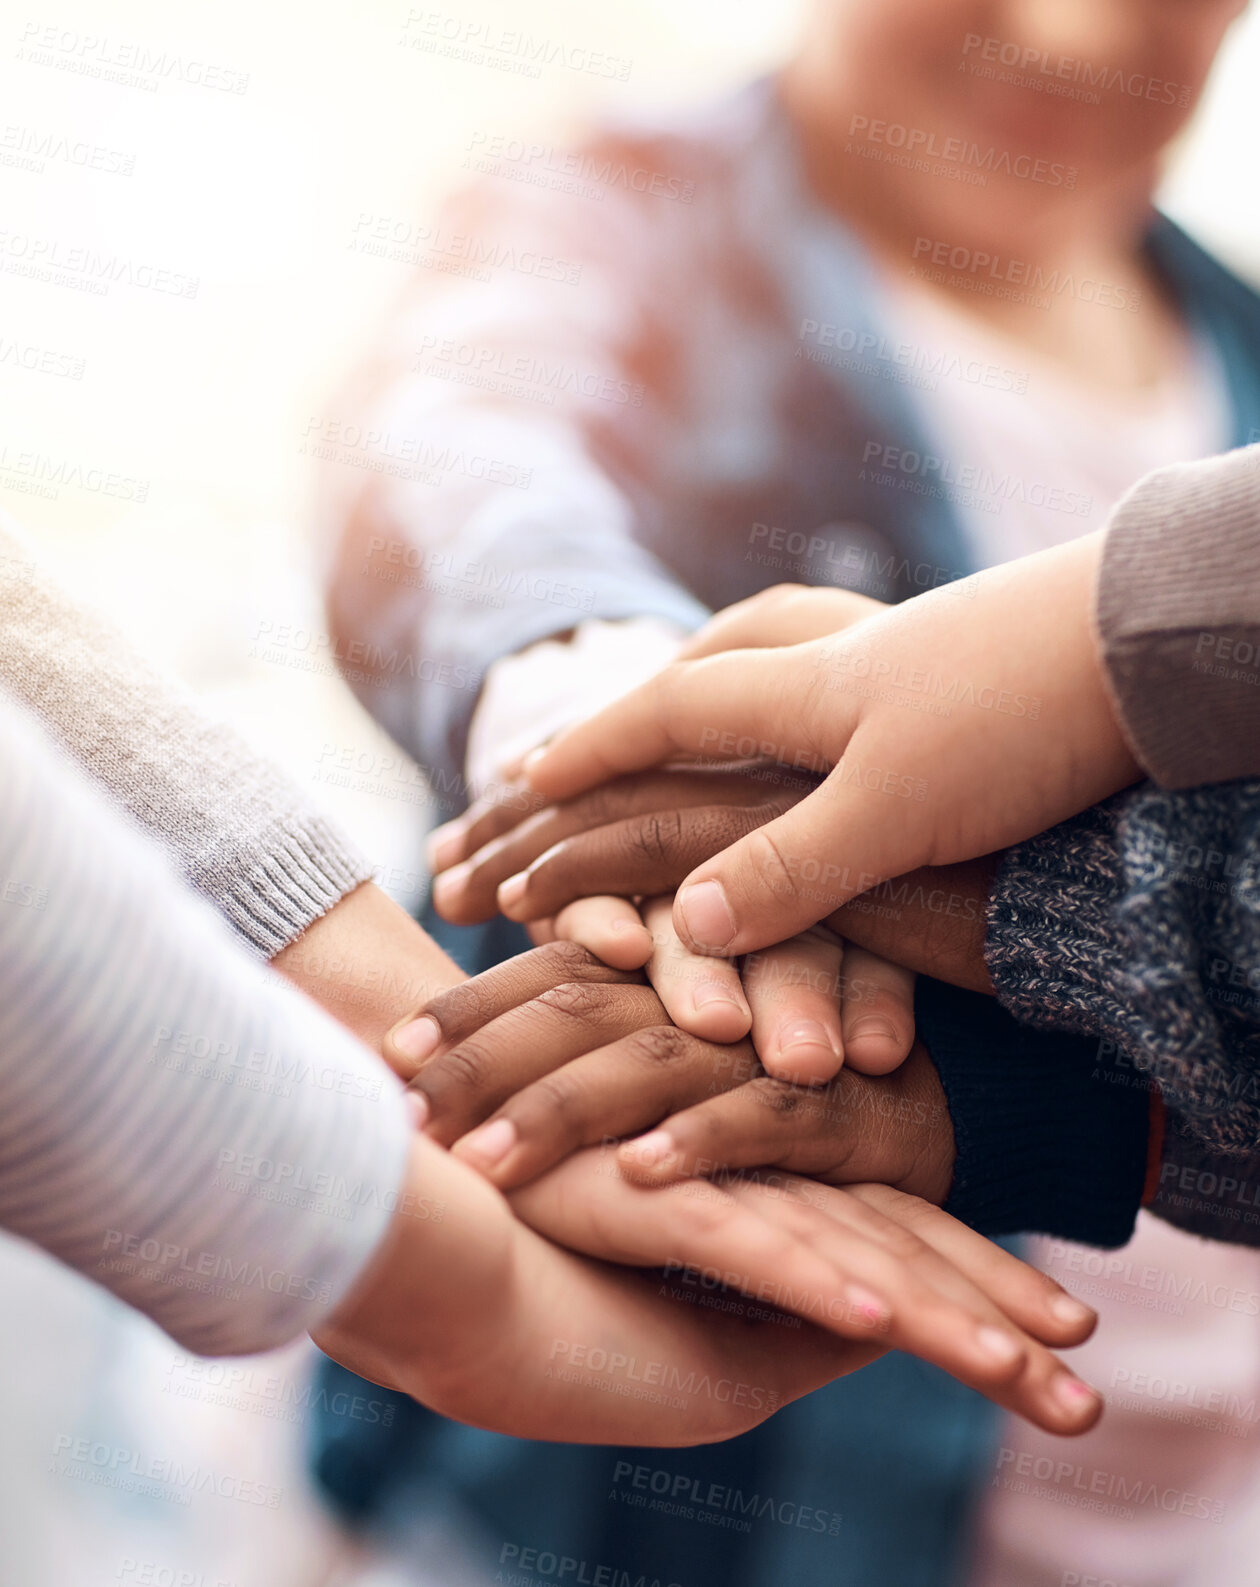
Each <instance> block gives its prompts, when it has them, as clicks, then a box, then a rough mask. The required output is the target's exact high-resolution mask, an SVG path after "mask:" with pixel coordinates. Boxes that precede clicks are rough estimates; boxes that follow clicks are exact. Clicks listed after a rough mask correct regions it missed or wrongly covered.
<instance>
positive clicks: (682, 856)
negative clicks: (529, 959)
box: [434, 765, 996, 993]
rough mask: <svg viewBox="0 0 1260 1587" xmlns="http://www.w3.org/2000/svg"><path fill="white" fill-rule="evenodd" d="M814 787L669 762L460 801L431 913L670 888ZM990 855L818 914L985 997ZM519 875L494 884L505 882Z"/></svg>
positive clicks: (484, 915)
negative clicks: (544, 802) (562, 797)
mask: <svg viewBox="0 0 1260 1587" xmlns="http://www.w3.org/2000/svg"><path fill="white" fill-rule="evenodd" d="M814 786H816V779H814V778H813V777H810V776H808V775H806V774H804V773H800V772H794V771H791V770H789V769H788V768H786V767H781V766H774V765H764V766H757V767H755V768H754V767H746V766H745V767H740V768H736V769H731V770H726V769H716V768H705V769H696V768H690V767H680V768H678V769H676V770H671V769H666V770H663V771H653V772H645V773H642V774H638V775H635V776H631V777H622V778H619V779H617V781H615V782H611V783H609V784H607V785H606V786H604V787H602V788H597V789H594V790H593V791H592V792H590V793H587V794H582V795H579V796H578V797H577V798H576V799H571V800H568V801H566V802H565V803H563V804H559V805H548V806H546V807H544V808H543V809H541V810H536V811H534V812H533V813H531V814H529V815H527V816H525V818H524V819H522V814H521V800H520V799H519V798H518V799H515V800H512V799H508V800H506V801H504V802H501V803H484V804H481V805H477V806H474V807H473V808H472V809H471V810H470V811H469V812H468V813H467V815H465V816H463V817H461V818H460V819H459V820H458V821H455V822H451V823H450V824H449V825H448V826H447V827H445V828H443V830H442V832H441V833H440V834H439V835H438V836H437V838H436V841H435V844H434V862H435V865H440V866H441V867H442V868H443V869H442V874H441V875H440V876H439V877H438V879H437V881H436V883H435V886H434V901H435V903H436V905H437V907H438V910H439V912H440V913H441V914H442V915H443V916H444V917H445V918H446V919H448V920H451V921H453V922H456V923H470V922H473V921H479V920H488V919H490V918H491V917H492V916H493V915H494V914H495V913H496V912H498V910H500V909H501V910H502V912H503V913H504V914H505V915H507V916H508V917H509V918H510V919H513V920H520V921H530V920H539V919H546V918H548V917H550V916H553V915H554V914H555V913H556V912H557V911H558V910H560V909H562V908H564V907H565V905H567V904H570V903H572V902H573V901H574V900H575V899H577V898H583V897H589V896H592V895H595V894H602V893H614V894H624V895H629V896H641V895H648V894H656V893H665V892H669V891H672V889H673V888H675V887H676V886H677V885H678V884H679V883H680V882H681V881H682V880H683V879H684V878H685V877H686V876H688V875H689V874H690V872H691V871H692V870H693V869H694V868H695V867H696V866H697V865H699V864H701V863H702V862H703V861H704V860H706V859H708V858H709V857H710V856H712V855H713V854H717V853H719V852H720V851H721V850H722V849H724V848H726V847H727V846H728V845H729V844H731V843H733V842H735V841H737V840H738V839H739V838H741V837H743V836H744V835H745V834H746V833H747V832H749V831H751V830H753V828H755V827H757V826H760V825H762V824H764V823H765V822H766V821H769V820H772V819H774V817H775V816H777V815H779V814H782V812H783V811H784V810H786V809H789V808H790V807H791V806H792V805H794V804H796V803H797V802H798V801H799V800H800V799H802V798H804V796H805V794H806V793H807V792H809V790H810V789H811V788H813V787H814ZM995 866H996V857H995V856H988V857H986V858H983V859H979V860H969V861H967V862H965V863H963V864H958V865H946V866H937V867H930V868H925V869H922V870H918V871H915V872H912V873H911V874H910V875H909V876H904V877H898V878H895V879H893V880H891V881H885V882H880V883H879V884H877V885H876V886H874V887H872V888H871V889H870V890H868V891H867V892H865V893H863V894H862V895H861V896H859V897H857V898H854V899H852V900H850V902H849V903H848V904H846V905H845V906H844V907H843V908H842V909H839V910H836V911H834V912H833V913H832V914H830V915H829V916H828V917H827V924H828V925H829V926H831V927H832V929H833V930H834V931H836V932H838V933H839V934H840V935H841V936H843V937H845V938H846V939H847V940H848V941H850V942H852V943H854V944H856V945H857V946H858V947H861V948H866V949H869V950H870V951H871V952H874V953H878V954H880V955H881V956H882V957H884V958H886V959H889V960H892V961H893V962H894V963H897V964H901V965H904V966H905V967H906V968H907V969H910V970H914V971H916V972H917V973H919V974H923V975H931V976H934V977H935V978H936V979H937V980H941V981H949V982H951V983H952V984H953V985H955V986H961V987H966V988H968V989H969V990H971V991H976V992H985V993H992V991H993V985H992V982H991V981H990V979H989V974H988V971H987V969H986V968H985V963H984V933H985V917H986V910H987V906H988V898H989V893H990V890H991V886H992V878H993V871H994V868H995ZM522 876H523V878H524V880H523V882H518V883H517V884H516V885H515V887H514V888H511V887H510V888H508V889H504V888H503V884H504V883H505V882H508V881H509V878H520V877H522Z"/></svg>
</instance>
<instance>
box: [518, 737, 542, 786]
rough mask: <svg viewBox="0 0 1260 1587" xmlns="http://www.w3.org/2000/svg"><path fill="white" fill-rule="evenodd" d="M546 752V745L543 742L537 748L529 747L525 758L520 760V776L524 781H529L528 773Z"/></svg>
mask: <svg viewBox="0 0 1260 1587" xmlns="http://www.w3.org/2000/svg"><path fill="white" fill-rule="evenodd" d="M546 753H547V746H546V745H545V744H540V745H539V747H538V748H537V749H531V750H530V752H529V754H528V755H526V757H525V759H524V760H523V761H522V762H521V776H522V777H524V779H525V781H526V782H528V781H529V774H530V773H531V772H532V771H533V769H534V767H535V766H537V765H538V763H539V761H541V760H542V758H543V757H544V756H545V755H546Z"/></svg>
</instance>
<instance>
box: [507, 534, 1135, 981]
mask: <svg viewBox="0 0 1260 1587" xmlns="http://www.w3.org/2000/svg"><path fill="white" fill-rule="evenodd" d="M1102 543H1103V541H1102V535H1101V534H1095V535H1087V536H1084V537H1082V538H1081V539H1079V540H1075V541H1072V542H1070V543H1069V544H1068V545H1065V546H1059V547H1055V548H1054V549H1052V550H1050V551H1045V552H1041V553H1038V554H1037V555H1036V556H1031V557H1025V558H1021V559H1020V560H1018V561H1016V562H1012V563H1007V564H1005V565H1003V566H1001V567H997V568H992V569H990V570H989V571H987V572H985V573H981V574H977V575H976V576H975V577H974V578H972V579H969V580H967V581H966V585H965V586H960V587H945V588H942V589H939V590H933V591H930V592H928V593H927V594H924V595H920V596H916V597H915V598H914V599H913V600H910V601H906V602H905V603H904V604H903V605H901V606H897V607H892V608H889V609H887V610H885V611H883V612H880V613H878V614H876V615H875V616H872V617H870V618H867V619H866V620H865V621H863V622H860V623H858V624H856V625H855V626H854V627H852V628H848V629H845V630H844V631H843V632H841V633H839V634H835V635H832V636H830V637H827V638H824V639H820V640H813V641H810V642H809V643H806V644H800V645H793V646H789V647H786V648H778V649H765V650H757V651H748V650H744V651H726V652H723V653H721V654H718V655H713V656H708V657H705V658H703V659H701V660H698V661H685V662H680V663H678V664H676V665H674V666H672V667H668V668H666V669H665V670H664V671H663V672H661V673H659V674H658V675H657V676H656V677H655V678H654V679H653V680H651V681H650V682H649V683H647V684H645V685H643V686H642V687H641V688H639V689H636V690H634V691H632V692H631V693H630V694H628V695H627V696H625V698H624V699H622V700H621V701H618V702H616V703H615V704H613V705H611V706H609V707H607V708H606V709H605V710H603V711H601V712H600V713H599V714H598V715H597V716H595V717H594V718H592V719H591V721H589V722H587V723H584V724H581V725H579V726H577V727H573V728H570V729H567V730H566V731H564V732H563V733H561V734H560V735H559V736H558V737H557V738H556V739H555V740H554V741H553V742H552V743H551V744H550V745H548V746H547V747H546V748H544V749H541V750H539V751H537V752H536V753H535V754H534V755H533V756H531V757H530V758H529V759H528V761H527V762H526V775H527V778H528V781H529V782H530V784H531V786H532V787H533V788H534V789H535V791H537V792H538V793H540V794H542V795H543V796H544V797H546V798H549V799H561V800H564V799H571V798H573V797H574V796H575V795H577V794H580V793H582V792H583V791H585V790H587V789H589V788H592V787H594V786H597V785H599V784H602V783H604V782H606V781H607V780H609V779H610V778H614V777H617V776H620V775H624V774H626V773H628V772H634V771H640V770H643V769H645V768H647V767H651V766H655V765H657V764H659V763H660V762H662V761H665V760H668V759H669V758H671V757H673V756H677V755H680V754H681V755H707V756H710V757H717V758H721V759H740V760H746V759H747V758H748V757H749V755H750V754H755V755H758V756H760V757H762V758H766V759H773V760H775V761H779V762H783V763H786V764H789V765H792V766H793V767H795V768H797V769H802V770H806V771H814V772H819V773H826V777H825V780H824V782H823V783H822V784H821V786H820V787H819V788H817V789H816V790H815V791H814V792H812V793H811V794H809V795H807V797H806V798H804V799H803V800H801V801H800V803H799V804H797V805H795V806H794V807H793V808H792V809H791V810H789V811H787V812H786V813H785V814H783V815H781V816H779V817H777V818H775V819H773V820H771V821H769V822H767V823H765V824H764V825H760V826H758V827H757V828H756V830H754V831H752V832H750V833H748V834H747V835H745V836H744V837H742V838H741V839H739V840H738V841H737V842H736V843H735V844H734V845H732V846H731V847H730V848H729V849H728V850H726V851H724V852H723V853H721V854H719V855H717V856H715V857H714V858H712V859H709V860H706V861H704V862H702V863H701V864H699V865H698V866H697V867H696V869H694V870H693V871H692V872H691V873H690V874H689V875H688V877H687V878H686V880H685V881H684V883H683V885H682V887H681V888H680V889H679V892H678V897H677V900H676V903H675V924H676V926H677V928H678V931H679V934H680V936H681V937H682V938H683V940H684V941H685V942H687V943H688V945H689V946H691V947H692V948H694V949H695V950H696V951H698V952H711V953H723V954H727V955H733V954H737V953H744V952H748V951H750V950H752V949H755V948H760V947H764V946H766V945H768V944H770V943H773V942H780V941H783V940H785V939H786V938H788V937H790V936H793V935H795V934H796V933H797V932H799V931H800V930H802V929H803V928H805V927H807V926H809V925H812V924H813V923H814V922H816V921H817V920H820V919H822V918H824V917H825V916H827V915H828V914H830V913H831V911H832V910H834V909H836V908H838V907H839V906H841V905H842V904H844V903H846V902H847V901H848V900H849V899H850V898H852V897H855V896H856V895H857V894H859V893H863V892H866V891H868V890H869V889H870V888H871V887H873V886H875V885H877V884H878V883H879V882H881V881H883V880H885V879H886V878H888V877H893V876H900V875H903V874H904V873H906V872H908V871H912V870H916V869H918V868H919V867H921V866H927V865H941V864H948V863H952V862H954V861H959V860H966V859H970V858H973V857H975V856H977V855H982V854H987V853H989V852H991V851H992V850H994V849H997V848H1000V847H1004V846H1005V845H1007V844H1009V843H1013V842H1016V841H1018V840H1020V839H1022V838H1026V837H1029V836H1031V835H1032V834H1033V833H1036V832H1040V831H1042V830H1043V829H1045V828H1046V827H1049V826H1053V825H1054V824H1055V823H1056V822H1058V821H1060V820H1063V819H1064V818H1065V817H1067V816H1068V815H1071V814H1073V813H1074V812H1076V811H1078V810H1081V809H1083V808H1085V807H1086V806H1087V805H1090V804H1093V803H1095V802H1096V801H1097V800H1099V799H1101V798H1104V797H1106V796H1107V795H1108V794H1111V793H1113V792H1114V791H1115V790H1116V789H1118V788H1121V787H1124V786H1125V785H1126V784H1127V783H1129V782H1132V781H1133V780H1135V778H1136V777H1137V776H1138V775H1139V768H1138V767H1137V764H1136V762H1135V761H1134V760H1133V757H1132V755H1131V754H1130V752H1129V750H1128V747H1127V746H1126V744H1125V742H1124V739H1123V737H1122V735H1121V732H1120V729H1119V727H1118V725H1117V722H1116V719H1115V715H1114V713H1113V710H1112V707H1111V703H1110V700H1109V698H1108V695H1107V691H1106V688H1105V686H1104V681H1103V671H1102V664H1101V661H1100V658H1099V655H1098V646H1097V641H1096V638H1095V636H1094V632H1093V624H1092V610H1093V588H1094V582H1095V577H1096V572H1097V567H1098V563H1099V560H1100V556H1101V548H1102Z"/></svg>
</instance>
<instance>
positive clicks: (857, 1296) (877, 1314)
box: [844, 1284, 888, 1327]
mask: <svg viewBox="0 0 1260 1587" xmlns="http://www.w3.org/2000/svg"><path fill="white" fill-rule="evenodd" d="M844 1298H845V1299H846V1300H847V1301H848V1303H849V1308H850V1310H851V1311H852V1312H853V1313H854V1314H855V1315H856V1316H857V1317H859V1318H860V1319H861V1320H862V1321H863V1322H865V1323H870V1324H871V1326H872V1327H874V1326H875V1325H876V1324H877V1323H881V1322H885V1321H887V1318H888V1307H887V1306H886V1305H885V1304H884V1302H883V1301H882V1300H880V1298H879V1296H878V1295H874V1294H872V1293H871V1291H870V1290H869V1289H863V1288H862V1286H861V1285H860V1284H849V1285H846V1287H845V1291H844Z"/></svg>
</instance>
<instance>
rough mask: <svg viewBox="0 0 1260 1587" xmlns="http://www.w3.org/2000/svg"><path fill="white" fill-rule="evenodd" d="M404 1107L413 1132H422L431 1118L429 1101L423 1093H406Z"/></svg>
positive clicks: (413, 1091)
mask: <svg viewBox="0 0 1260 1587" xmlns="http://www.w3.org/2000/svg"><path fill="white" fill-rule="evenodd" d="M403 1106H404V1107H405V1108H406V1109H407V1113H408V1116H409V1117H410V1119H411V1127H412V1129H413V1130H422V1129H423V1128H424V1126H425V1122H426V1120H427V1119H428V1117H429V1099H428V1097H426V1096H425V1094H424V1092H423V1091H416V1090H414V1089H413V1090H410V1091H404V1092H403Z"/></svg>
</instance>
